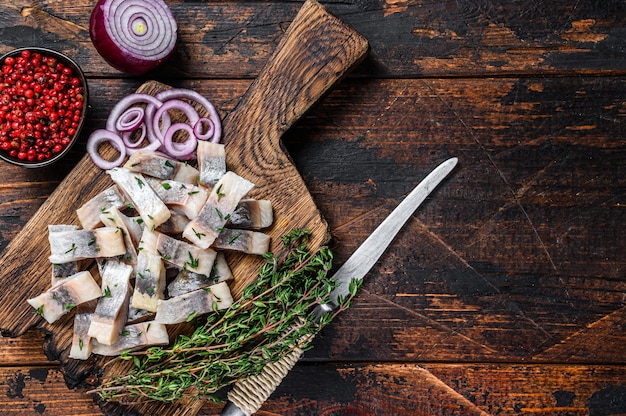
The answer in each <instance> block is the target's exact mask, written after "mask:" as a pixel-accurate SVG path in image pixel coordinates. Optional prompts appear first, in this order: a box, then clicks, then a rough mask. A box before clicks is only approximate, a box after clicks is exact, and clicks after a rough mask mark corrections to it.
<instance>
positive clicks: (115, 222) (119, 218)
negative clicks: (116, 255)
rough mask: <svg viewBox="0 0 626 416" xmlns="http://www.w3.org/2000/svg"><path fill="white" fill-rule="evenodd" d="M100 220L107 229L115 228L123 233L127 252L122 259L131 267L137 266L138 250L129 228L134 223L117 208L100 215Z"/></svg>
mask: <svg viewBox="0 0 626 416" xmlns="http://www.w3.org/2000/svg"><path fill="white" fill-rule="evenodd" d="M100 220H101V221H102V224H104V226H105V227H115V228H117V229H119V230H120V232H121V233H122V238H123V239H124V245H125V246H126V252H125V253H124V254H123V255H122V256H121V258H120V259H121V260H122V261H124V262H126V263H128V264H131V265H135V264H137V249H136V248H135V243H134V242H133V238H132V234H131V231H130V230H129V228H128V225H129V223H132V221H127V220H128V217H127V216H126V215H124V214H122V213H121V212H120V211H119V210H118V209H117V208H110V209H108V210H106V212H103V213H102V214H100Z"/></svg>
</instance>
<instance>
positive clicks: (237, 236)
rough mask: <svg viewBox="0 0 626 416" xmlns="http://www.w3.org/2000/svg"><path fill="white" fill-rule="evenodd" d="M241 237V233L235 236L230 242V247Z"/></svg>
mask: <svg viewBox="0 0 626 416" xmlns="http://www.w3.org/2000/svg"><path fill="white" fill-rule="evenodd" d="M239 237H241V233H237V234H233V236H232V237H230V239H229V240H228V245H232V244H233V243H234V242H235V241H237V239H238V238H239Z"/></svg>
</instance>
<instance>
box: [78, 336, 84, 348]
mask: <svg viewBox="0 0 626 416" xmlns="http://www.w3.org/2000/svg"><path fill="white" fill-rule="evenodd" d="M78 348H79V349H80V350H81V351H82V350H83V339H82V338H78Z"/></svg>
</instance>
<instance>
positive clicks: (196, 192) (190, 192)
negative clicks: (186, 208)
mask: <svg viewBox="0 0 626 416" xmlns="http://www.w3.org/2000/svg"><path fill="white" fill-rule="evenodd" d="M198 193H200V191H189V192H187V195H195V194H198Z"/></svg>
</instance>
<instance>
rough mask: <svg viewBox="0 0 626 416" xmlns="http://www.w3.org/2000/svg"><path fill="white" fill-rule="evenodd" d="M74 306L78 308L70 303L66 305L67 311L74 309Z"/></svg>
mask: <svg viewBox="0 0 626 416" xmlns="http://www.w3.org/2000/svg"><path fill="white" fill-rule="evenodd" d="M74 306H76V304H75V303H72V302H69V303H66V304H65V309H67V310H70V309H72V308H74Z"/></svg>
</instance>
